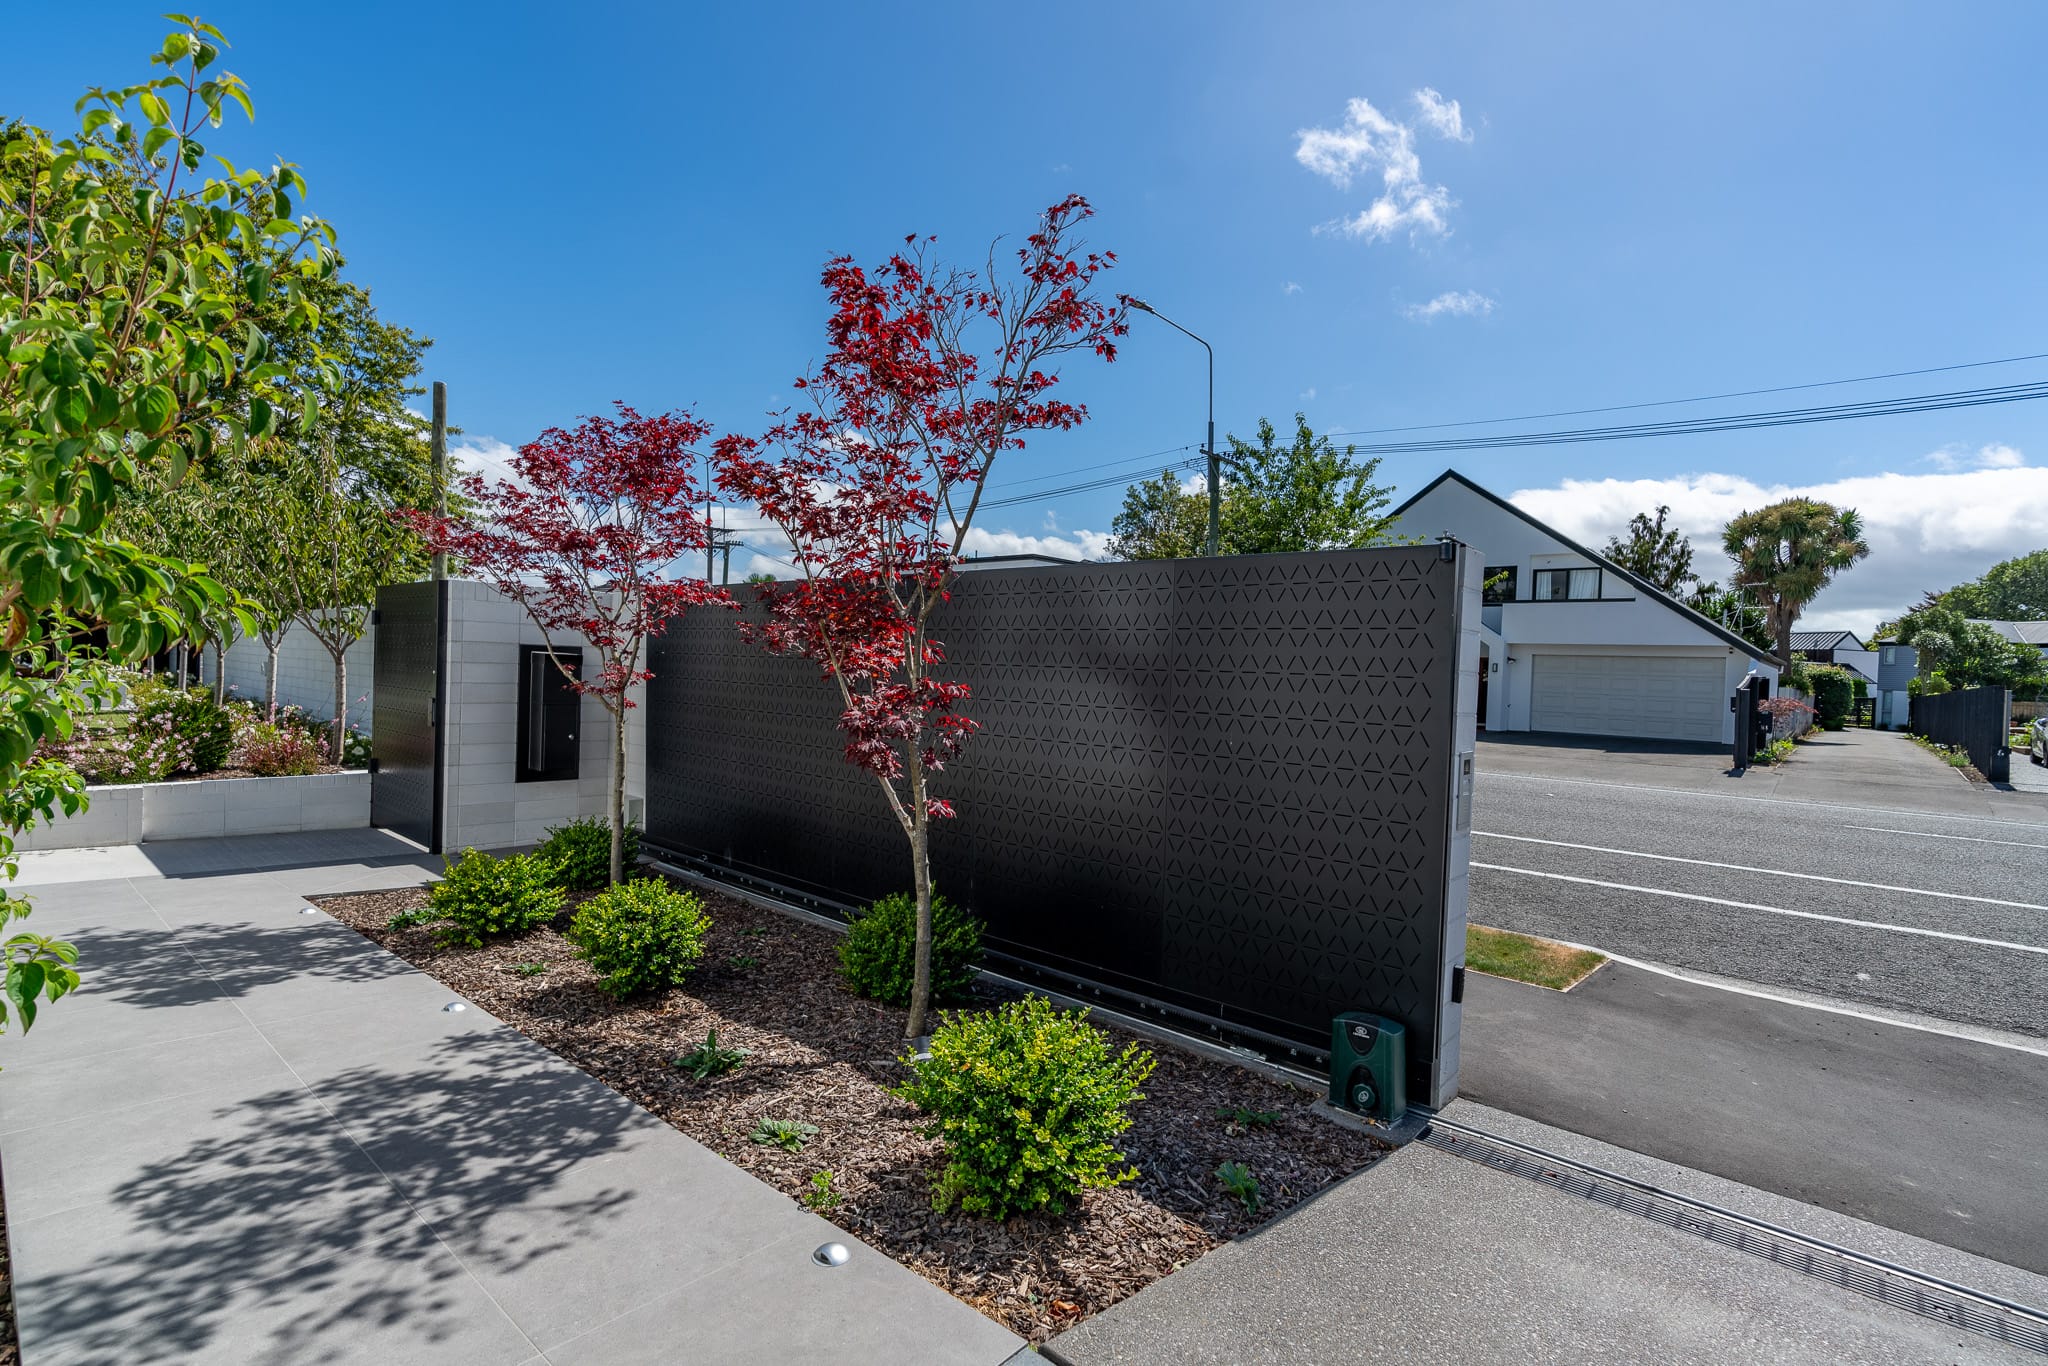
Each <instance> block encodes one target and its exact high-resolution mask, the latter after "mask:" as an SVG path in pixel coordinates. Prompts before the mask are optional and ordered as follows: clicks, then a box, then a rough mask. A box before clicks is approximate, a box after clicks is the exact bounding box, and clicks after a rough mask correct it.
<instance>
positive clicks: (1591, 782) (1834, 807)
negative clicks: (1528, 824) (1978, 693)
mask: <svg viewBox="0 0 2048 1366" xmlns="http://www.w3.org/2000/svg"><path fill="white" fill-rule="evenodd" d="M1479 776H1480V777H1482V778H1513V779H1516V780H1517V781H1519V782H1525V783H1570V784H1572V785H1573V786H1576V787H1611V788H1614V789H1616V790H1617V791H1621V792H1655V793H1661V794H1663V795H1664V796H1667V797H1706V798H1709V799H1711V800H1714V801H1723V802H1761V803H1763V804H1764V805H1765V806H1800V807H1805V808H1806V809H1807V810H1808V811H1812V810H1815V809H1817V808H1824V809H1826V810H1830V811H1861V812H1863V813H1865V814H1868V813H1870V812H1873V811H1879V812H1883V813H1884V814H1885V815H1887V816H1919V817H1922V818H1923V819H1926V820H1931V821H1963V822H1965V823H1967V824H1970V825H2016V826H2021V827H2024V828H2025V829H2028V830H2040V829H2042V828H2043V827H2044V825H2048V822H2043V821H2005V820H2000V819H1998V817H1996V816H1958V815H1954V814H1952V813H1950V812H1947V811H1922V810H1919V809H1918V808H1917V807H1910V806H1865V805H1858V804H1856V803H1854V802H1822V801H1808V800H1805V799H1803V798H1798V797H1748V796H1744V795H1742V794H1741V793H1739V792H1702V791H1700V790H1699V789H1698V788H1693V787H1660V786H1658V785H1657V784H1655V783H1610V782H1603V781H1601V780H1600V779H1598V778H1556V777H1550V776H1547V775H1545V774H1541V773H1503V772H1501V771H1500V770H1498V769H1487V768H1482V769H1480V770H1479ZM1549 795H1551V796H1555V795H1557V794H1555V793H1551V794H1549ZM2017 795H2020V796H2027V795H2030V794H2027V793H2020V794H2017Z"/></svg>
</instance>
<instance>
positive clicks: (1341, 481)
mask: <svg viewBox="0 0 2048 1366" xmlns="http://www.w3.org/2000/svg"><path fill="white" fill-rule="evenodd" d="M1228 441H1229V445H1230V452H1229V454H1228V455H1226V456H1224V463H1225V465H1226V467H1227V468H1228V471H1229V473H1228V475H1227V476H1226V477H1225V479H1224V484H1223V500H1222V507H1221V509H1220V512H1219V515H1218V523H1219V532H1218V537H1217V539H1218V546H1219V549H1220V550H1221V551H1222V552H1223V553H1224V554H1226V555H1267V554H1274V553H1277V552H1281V551H1300V550H1342V549H1356V548H1359V547H1363V546H1371V545H1381V544H1384V543H1385V542H1386V541H1387V540H1388V539H1389V537H1388V530H1389V528H1390V527H1391V526H1392V525H1393V520H1394V519H1393V517H1392V516H1391V515H1389V506H1390V505H1391V503H1392V502H1393V490H1392V488H1390V487H1386V486H1383V485H1380V484H1377V483H1375V482H1374V480H1375V479H1376V478H1377V477H1378V474H1379V466H1380V462H1379V461H1378V460H1377V459H1373V460H1360V459H1359V458H1358V448H1357V447H1356V446H1346V447H1344V448H1342V449H1341V450H1340V449H1339V448H1338V447H1337V446H1336V445H1334V444H1333V443H1332V442H1331V441H1330V439H1329V438H1328V437H1326V436H1317V435H1316V434H1315V432H1314V431H1313V430H1311V429H1310V427H1309V425H1308V421H1307V419H1306V418H1304V417H1303V416H1302V415H1301V414H1299V413H1296V414H1295V417H1294V439H1293V440H1292V441H1291V442H1289V443H1287V444H1284V445H1283V444H1282V443H1281V441H1280V437H1279V433H1278V432H1277V431H1276V430H1275V429H1274V427H1273V424H1272V423H1271V422H1269V421H1267V420H1265V419H1264V418H1261V419H1260V420H1259V430H1258V437H1257V439H1256V440H1253V441H1246V440H1243V439H1242V438H1240V437H1237V436H1231V437H1229V438H1228ZM1208 519H1209V512H1208V494H1207V493H1206V492H1203V491H1200V490H1197V491H1194V492H1186V491H1183V489H1182V488H1181V481H1180V476H1178V475H1176V474H1175V473H1174V472H1173V471H1172V470H1162V471H1160V474H1159V477H1158V478H1157V479H1152V480H1147V481H1146V482H1144V483H1140V484H1133V485H1131V486H1130V488H1129V489H1127V490H1125V492H1124V505H1123V508H1122V510H1121V511H1119V512H1118V513H1117V516H1116V520H1115V521H1114V522H1113V523H1112V524H1111V526H1110V542H1109V548H1110V551H1111V553H1112V554H1114V555H1116V556H1118V557H1119V558H1121V559H1127V560H1163V559H1182V558H1187V557H1191V556H1195V555H1200V554H1201V553H1202V552H1203V549H1204V548H1205V546H1206V544H1207V539H1208V525H1209V521H1208Z"/></svg>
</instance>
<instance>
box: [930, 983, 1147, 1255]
mask: <svg viewBox="0 0 2048 1366" xmlns="http://www.w3.org/2000/svg"><path fill="white" fill-rule="evenodd" d="M1153 1066H1154V1062H1153V1058H1152V1055H1151V1054H1150V1053H1147V1052H1145V1051H1144V1050H1143V1049H1141V1048H1139V1047H1138V1046H1137V1045H1136V1044H1131V1045H1130V1046H1128V1047H1126V1048H1125V1049H1124V1050H1123V1052H1121V1053H1116V1052H1113V1051H1112V1048H1111V1044H1110V1041H1109V1036H1108V1035H1106V1034H1104V1033H1103V1032H1102V1031H1101V1030H1099V1029H1097V1028H1096V1027H1095V1026H1094V1025H1091V1024H1089V1023H1088V1013H1087V1012H1086V1011H1062V1010H1056V1009H1054V1008H1053V1006H1052V1005H1051V1003H1050V1002H1048V1001H1046V1000H1045V999H1044V998H1043V997H1040V996H1031V997H1027V998H1025V999H1024V1000H1021V1001H1012V1002H1011V1003H1009V1004H1008V1005H1005V1006H1002V1007H1000V1008H998V1009H995V1010H990V1011H983V1012H978V1013H975V1014H971V1015H948V1016H947V1017H946V1018H945V1021H944V1022H943V1023H942V1024H941V1025H940V1026H939V1028H938V1031H937V1032H936V1033H934V1034H933V1035H932V1044H931V1056H930V1057H928V1058H926V1059H925V1060H923V1061H921V1062H916V1061H914V1062H912V1063H911V1072H912V1076H911V1079H910V1080H909V1081H907V1082H905V1083H904V1084H903V1085H901V1086H899V1087H897V1088H896V1094H897V1095H899V1096H901V1097H902V1098H903V1099H905V1100H907V1101H910V1102H911V1103H912V1104H914V1105H916V1106H918V1107H919V1108H920V1109H922V1110H923V1111H924V1112H925V1113H926V1114H927V1115H929V1116H930V1117H931V1118H930V1119H929V1121H928V1122H927V1123H926V1124H925V1126H924V1133H925V1136H926V1137H928V1138H937V1139H941V1140H943V1141H944V1143H945V1145H946V1169H945V1173H944V1175H942V1176H941V1177H940V1179H939V1183H938V1187H937V1189H936V1190H935V1191H934V1192H933V1197H932V1203H933V1205H934V1206H935V1207H937V1208H941V1209H943V1208H946V1207H949V1206H951V1205H953V1204H955V1203H957V1204H958V1205H959V1206H960V1208H961V1209H963V1210H966V1211H967V1212H969V1213H971V1214H986V1215H989V1216H990V1217H992V1218H996V1219H1006V1218H1008V1217H1009V1216H1011V1215H1013V1214H1026V1213H1029V1212H1030V1211H1032V1210H1039V1209H1049V1210H1053V1211H1055V1212H1058V1211H1063V1210H1065V1209H1066V1208H1067V1205H1068V1204H1069V1202H1071V1201H1072V1200H1073V1199H1075V1197H1077V1196H1079V1195H1080V1193H1081V1192H1082V1191H1083V1190H1086V1189H1088V1188H1089V1187H1091V1186H1114V1185H1117V1184H1119V1183H1121V1182H1124V1181H1129V1180H1132V1179H1134V1178H1135V1177H1136V1176H1137V1174H1138V1173H1137V1172H1136V1171H1135V1170H1133V1169H1132V1168H1130V1167H1129V1166H1128V1165H1126V1162H1125V1158H1124V1155H1123V1154H1122V1153H1120V1152H1118V1151H1117V1150H1116V1148H1115V1147H1114V1146H1113V1144H1112V1140H1114V1139H1115V1138H1116V1137H1117V1135H1119V1134H1121V1133H1123V1132H1124V1131H1125V1130H1126V1129H1129V1128H1130V1127H1131V1118H1130V1115H1129V1114H1128V1113H1127V1112H1128V1110H1129V1107H1130V1105H1131V1103H1132V1102H1133V1101H1138V1100H1143V1099H1144V1094H1143V1093H1142V1092H1140V1091H1139V1090H1138V1087H1139V1085H1140V1084H1141V1083H1143V1082H1144V1080H1145V1078H1147V1077H1149V1076H1151V1075H1152V1068H1153Z"/></svg>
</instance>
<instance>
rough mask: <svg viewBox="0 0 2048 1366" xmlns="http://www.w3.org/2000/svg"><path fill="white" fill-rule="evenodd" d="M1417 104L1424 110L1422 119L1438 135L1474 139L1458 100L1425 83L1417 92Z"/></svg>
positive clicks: (1457, 139) (1459, 140)
mask: <svg viewBox="0 0 2048 1366" xmlns="http://www.w3.org/2000/svg"><path fill="white" fill-rule="evenodd" d="M1415 104H1416V107H1417V108H1419V109H1421V111H1422V121H1423V122H1424V123H1426V124H1428V125H1429V130H1430V131H1431V132H1432V133H1435V134H1436V135H1437V136H1438V137H1442V138H1449V139H1450V140H1451V141H1452V142H1470V141H1472V130H1471V129H1469V128H1467V127H1466V126H1465V115H1464V113H1463V111H1461V110H1460V109H1459V108H1458V102H1457V101H1456V100H1447V99H1445V98H1444V97H1443V96H1442V95H1439V94H1437V93H1436V91H1434V90H1432V89H1430V88H1429V87H1428V86H1426V85H1425V86H1424V87H1422V89H1420V90H1418V91H1416V92H1415Z"/></svg>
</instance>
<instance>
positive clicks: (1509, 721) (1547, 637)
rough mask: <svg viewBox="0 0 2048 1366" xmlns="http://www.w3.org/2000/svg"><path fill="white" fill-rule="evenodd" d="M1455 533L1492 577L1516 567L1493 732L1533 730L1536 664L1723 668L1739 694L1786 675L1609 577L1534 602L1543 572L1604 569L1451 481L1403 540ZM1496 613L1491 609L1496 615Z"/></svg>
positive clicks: (1609, 573)
mask: <svg viewBox="0 0 2048 1366" xmlns="http://www.w3.org/2000/svg"><path fill="white" fill-rule="evenodd" d="M1444 532H1449V533H1450V534H1451V535H1453V536H1455V537H1457V538H1458V539H1459V540H1461V541H1463V542H1465V544H1467V545H1469V546H1471V547H1472V548H1473V549H1474V551H1476V552H1477V553H1478V556H1479V559H1480V561H1481V562H1482V564H1483V566H1484V567H1485V568H1487V569H1498V568H1503V567H1506V566H1509V565H1512V566H1514V567H1515V570H1516V577H1515V595H1516V600H1515V601H1514V602H1509V603H1503V604H1501V606H1500V628H1499V632H1498V634H1497V636H1496V634H1495V633H1494V632H1493V631H1490V630H1489V631H1487V632H1485V633H1484V635H1483V638H1484V640H1485V645H1486V650H1487V669H1488V673H1487V695H1486V728H1487V729H1488V730H1489V731H1513V730H1524V731H1525V730H1528V729H1529V715H1530V698H1529V689H1530V682H1531V680H1532V679H1533V677H1534V675H1535V657H1536V656H1537V655H1539V654H1543V653H1546V652H1547V653H1552V654H1565V655H1627V656H1635V657H1673V656H1678V657H1691V658H1717V659H1720V660H1721V661H1722V664H1723V670H1724V676H1725V681H1726V684H1727V690H1728V692H1729V693H1730V694H1733V692H1734V691H1735V689H1736V687H1737V686H1738V685H1739V684H1740V683H1741V682H1742V680H1743V678H1744V676H1745V675H1747V674H1748V673H1750V672H1751V671H1752V670H1754V671H1755V672H1757V673H1760V674H1762V675H1764V676H1765V677H1767V678H1769V679H1771V680H1773V681H1774V682H1775V681H1776V679H1777V676H1778V668H1777V666H1776V665H1775V664H1772V663H1769V662H1768V661H1760V660H1758V659H1756V658H1755V657H1754V656H1753V655H1750V654H1748V653H1747V652H1745V651H1743V650H1739V649H1737V648H1736V647H1734V646H1732V645H1730V644H1728V642H1727V641H1725V640H1723V639H1721V638H1720V637H1719V636H1718V635H1716V634H1714V633H1713V632H1712V631H1709V630H1707V629H1706V628H1705V627H1703V626H1701V625H1700V623H1699V622H1698V621H1696V620H1694V619H1693V618H1692V617H1691V616H1689V615H1688V614H1686V613H1683V612H1679V611H1676V610H1674V609H1673V608H1672V607H1671V606H1670V605H1669V604H1668V603H1665V602H1664V601H1662V600H1661V599H1658V598H1656V597H1653V596H1651V595H1650V594H1648V593H1644V592H1642V591H1641V590H1640V589H1638V588H1636V586H1635V585H1634V584H1632V583H1630V582H1629V581H1628V580H1627V579H1624V578H1622V577H1621V576H1620V575H1619V574H1616V573H1615V572H1614V571H1613V570H1611V569H1608V570H1604V571H1603V573H1602V574H1601V585H1600V588H1601V596H1600V598H1599V599H1581V600H1576V601H1568V602H1535V601H1531V600H1530V595H1531V594H1532V593H1533V592H1534V591H1535V583H1536V571H1537V570H1538V569H1570V568H1594V567H1599V565H1598V563H1597V561H1594V560H1592V559H1589V558H1587V557H1586V556H1584V555H1581V554H1579V553H1578V552H1577V551H1574V550H1573V549H1571V548H1570V547H1569V546H1567V545H1565V544H1563V543H1562V542H1560V541H1559V540H1558V539H1557V538H1556V537H1554V536H1552V535H1550V534H1548V533H1546V532H1545V531H1544V530H1543V529H1542V528H1540V527H1537V526H1533V525H1531V524H1530V523H1529V522H1527V521H1525V520H1523V519H1522V518H1521V517H1519V516H1517V515H1515V514H1514V513H1513V512H1510V511H1508V510H1507V509H1505V508H1503V507H1501V506H1499V505H1498V504H1496V503H1494V502H1493V501H1491V500H1490V499H1487V498H1483V497H1481V496H1480V495H1478V494H1477V493H1474V492H1473V491H1472V490H1471V489H1469V488H1467V487H1465V486H1464V485H1463V484H1461V483H1459V482H1458V481H1457V480H1455V479H1447V480H1445V481H1444V482H1443V483H1441V484H1438V485H1437V486H1436V487H1435V488H1433V489H1431V490H1430V491H1429V492H1428V493H1426V494H1424V495H1423V496H1422V497H1421V498H1419V499H1418V500H1417V501H1416V502H1415V504H1414V505H1413V506H1411V507H1409V508H1408V509H1407V510H1406V511H1404V512H1403V513H1402V514H1401V517H1400V520H1399V521H1398V522H1397V523H1396V524H1395V526H1394V528H1393V534H1395V535H1397V536H1416V537H1424V538H1434V537H1436V536H1438V535H1441V534H1442V533H1444ZM1487 611H1488V612H1489V613H1490V612H1491V611H1492V609H1491V608H1489V609H1487ZM1722 739H1723V742H1724V743H1726V744H1733V743H1734V742H1735V715H1734V713H1733V712H1730V713H1728V715H1727V717H1726V719H1725V720H1724V722H1723V727H1722Z"/></svg>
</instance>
